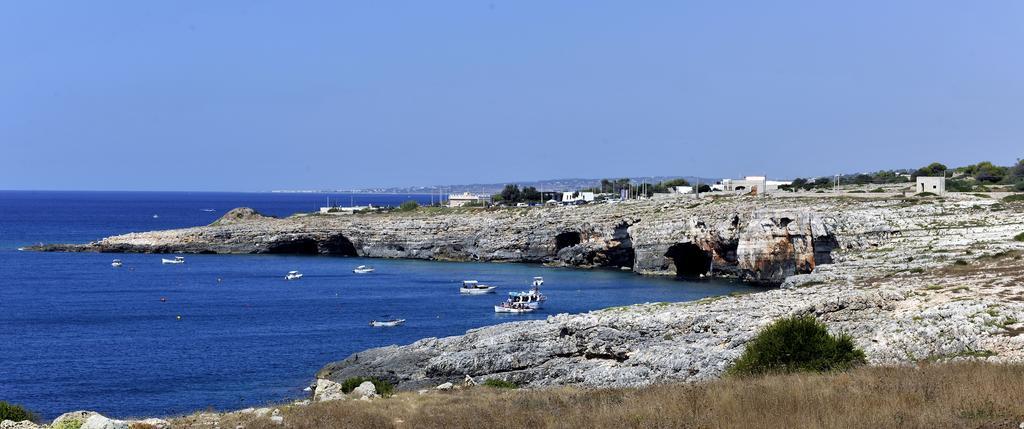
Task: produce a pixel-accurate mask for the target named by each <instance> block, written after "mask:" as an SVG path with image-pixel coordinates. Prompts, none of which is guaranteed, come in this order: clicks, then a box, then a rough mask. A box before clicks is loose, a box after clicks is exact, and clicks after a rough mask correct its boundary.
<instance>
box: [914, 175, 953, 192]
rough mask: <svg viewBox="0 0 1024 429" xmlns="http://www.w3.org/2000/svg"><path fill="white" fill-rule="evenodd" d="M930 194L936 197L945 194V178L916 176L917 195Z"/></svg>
mask: <svg viewBox="0 0 1024 429" xmlns="http://www.w3.org/2000/svg"><path fill="white" fill-rule="evenodd" d="M922 192H931V193H933V194H936V195H942V194H945V193H946V178H945V177H941V176H938V177H936V176H917V193H919V194H920V193H922Z"/></svg>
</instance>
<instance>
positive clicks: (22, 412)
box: [0, 401, 39, 422]
mask: <svg viewBox="0 0 1024 429" xmlns="http://www.w3.org/2000/svg"><path fill="white" fill-rule="evenodd" d="M4 420H13V421H16V422H20V421H23V420H28V421H30V422H35V421H39V416H38V415H37V414H36V413H33V412H31V411H29V410H26V409H25V408H24V407H22V406H20V405H14V404H8V403H7V402H4V401H0V422H2V421H4Z"/></svg>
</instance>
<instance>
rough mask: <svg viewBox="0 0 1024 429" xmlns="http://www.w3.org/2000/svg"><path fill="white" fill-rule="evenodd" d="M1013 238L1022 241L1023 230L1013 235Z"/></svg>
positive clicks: (1023, 238) (1023, 237)
mask: <svg viewBox="0 0 1024 429" xmlns="http://www.w3.org/2000/svg"><path fill="white" fill-rule="evenodd" d="M1013 239H1014V240H1016V241H1024V232H1022V233H1020V234H1017V236H1015V237H1013Z"/></svg>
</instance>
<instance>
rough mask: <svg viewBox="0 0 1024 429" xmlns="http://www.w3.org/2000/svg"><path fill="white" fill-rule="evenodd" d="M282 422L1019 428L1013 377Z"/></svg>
mask: <svg viewBox="0 0 1024 429" xmlns="http://www.w3.org/2000/svg"><path fill="white" fill-rule="evenodd" d="M281 411H282V415H283V416H284V427H297V428H341V427H344V428H528V427H529V428H621V427H632V428H675V427H708V428H719V427H721V428H731V427H758V428H818V427H852V428H879V427H909V428H914V427H928V428H936V427H986V428H987V427H1013V428H1016V427H1017V426H1018V425H1019V424H1020V423H1021V422H1022V421H1024V366H1020V365H1000V364H986V363H956V364H930V365H923V366H919V367H862V368H858V369H854V370H851V371H847V372H842V373H833V374H810V373H803V374H790V375H770V376H761V377H750V378H738V377H729V378H726V379H722V380H716V381H712V382H708V383H703V384H693V385H685V384H672V385H659V386H652V387H647V388H640V389H580V388H553V389H540V390H505V389H494V388H488V387H475V388H471V389H466V390H462V391H456V392H452V393H441V392H432V393H429V394H424V395H418V394H416V393H414V392H404V393H401V394H398V395H396V396H394V397H392V398H390V399H384V400H380V399H378V400H374V401H372V402H366V401H337V402H327V403H318V404H313V405H309V406H306V407H287V408H281ZM188 420H189V419H188V418H183V419H180V420H178V421H176V422H175V423H176V424H175V427H188V425H187V421H188ZM237 425H244V427H246V428H280V427H282V426H280V425H276V424H274V423H272V422H271V421H270V420H269V418H267V417H261V418H252V417H240V416H237V415H228V416H224V417H223V418H222V419H221V421H220V422H219V426H220V427H232V428H233V427H236V426H237Z"/></svg>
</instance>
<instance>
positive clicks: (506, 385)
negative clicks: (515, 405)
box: [484, 378, 519, 389]
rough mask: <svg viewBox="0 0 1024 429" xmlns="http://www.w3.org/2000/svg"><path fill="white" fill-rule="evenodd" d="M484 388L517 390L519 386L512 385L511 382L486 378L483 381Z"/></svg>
mask: <svg viewBox="0 0 1024 429" xmlns="http://www.w3.org/2000/svg"><path fill="white" fill-rule="evenodd" d="M484 386H487V387H494V388H496V389H517V388H519V385H517V384H515V383H513V382H511V381H505V380H502V379H498V378H488V379H487V380H485V381H484Z"/></svg>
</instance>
